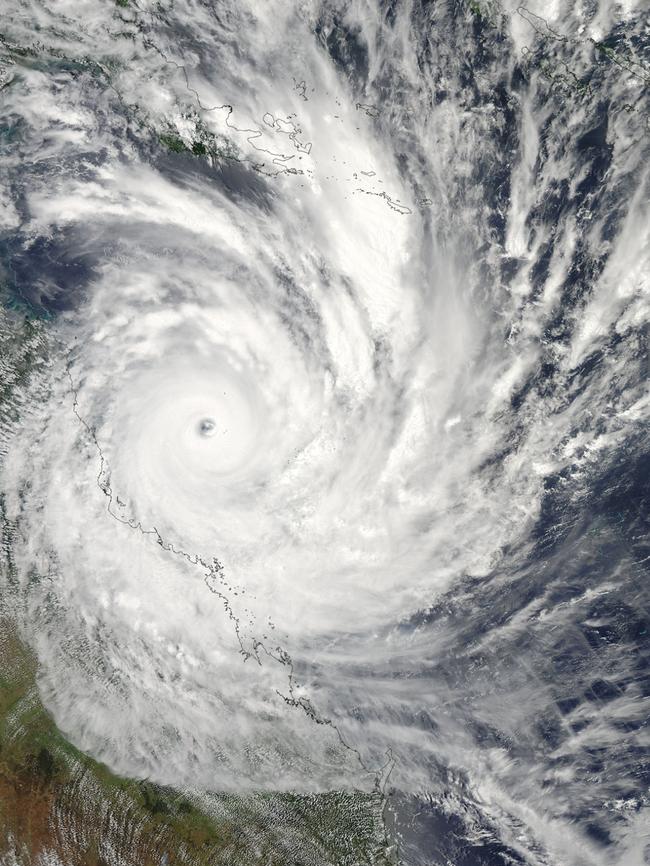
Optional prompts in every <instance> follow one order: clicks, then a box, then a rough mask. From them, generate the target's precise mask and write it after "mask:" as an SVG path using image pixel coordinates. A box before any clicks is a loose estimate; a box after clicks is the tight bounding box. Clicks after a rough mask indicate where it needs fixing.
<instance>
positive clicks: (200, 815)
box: [0, 620, 390, 866]
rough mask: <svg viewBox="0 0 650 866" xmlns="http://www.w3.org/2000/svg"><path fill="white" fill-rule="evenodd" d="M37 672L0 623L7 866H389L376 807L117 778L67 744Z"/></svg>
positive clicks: (1, 818)
mask: <svg viewBox="0 0 650 866" xmlns="http://www.w3.org/2000/svg"><path fill="white" fill-rule="evenodd" d="M36 672H37V665H36V661H35V659H34V657H33V655H32V654H31V653H30V652H29V650H28V649H27V648H26V647H25V645H24V644H23V643H22V642H21V640H20V639H19V637H18V636H17V634H16V631H15V629H14V627H13V626H12V624H11V623H10V622H8V621H6V620H4V621H0V862H2V863H12V862H15V863H17V864H19V866H30V864H34V866H36V864H41V863H43V862H47V863H55V864H59V863H61V864H65V866H118V864H119V866H177V864H178V866H181V864H182V866H185V864H188V866H190V864H191V866H203V864H206V866H207V864H210V866H218V864H228V866H240V864H241V866H247V864H251V866H252V864H259V866H311V864H313V866H326V864H332V866H334V864H336V866H357V864H359V866H361V864H375V866H388V863H389V862H390V861H389V857H388V855H387V852H386V847H385V839H384V831H383V825H382V820H381V801H380V799H379V797H377V796H373V795H364V794H358V793H342V792H333V793H328V794H320V795H293V794H271V795H269V794H258V795H252V796H234V795H225V794H213V795H210V796H208V797H206V796H202V795H199V794H192V793H191V792H179V791H175V790H172V789H170V788H164V787H161V786H158V785H154V784H151V783H149V782H145V781H138V780H133V779H125V778H121V777H118V776H116V775H114V774H113V773H111V772H110V770H109V769H108V768H107V767H105V766H104V765H103V764H100V763H98V762H97V761H95V760H93V759H92V758H90V757H88V756H87V755H85V754H83V753H82V752H80V751H79V750H78V749H76V748H75V747H74V746H73V745H72V744H71V743H70V742H68V741H67V740H66V739H65V737H64V736H62V734H61V732H60V731H59V730H58V729H57V727H56V725H55V724H54V722H53V720H52V718H51V716H50V715H49V714H48V713H47V711H46V710H45V708H44V707H43V705H42V703H41V701H40V698H39V694H38V690H37V686H36Z"/></svg>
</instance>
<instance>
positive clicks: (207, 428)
mask: <svg viewBox="0 0 650 866" xmlns="http://www.w3.org/2000/svg"><path fill="white" fill-rule="evenodd" d="M216 431H217V422H216V421H215V420H214V418H202V419H201V421H200V422H199V433H200V434H201V436H214V434H215V433H216Z"/></svg>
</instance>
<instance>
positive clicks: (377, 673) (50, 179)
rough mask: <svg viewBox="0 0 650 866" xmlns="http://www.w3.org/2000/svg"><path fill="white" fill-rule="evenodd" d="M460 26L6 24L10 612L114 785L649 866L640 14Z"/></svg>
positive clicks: (401, 12)
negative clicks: (362, 808)
mask: <svg viewBox="0 0 650 866" xmlns="http://www.w3.org/2000/svg"><path fill="white" fill-rule="evenodd" d="M451 5H453V4H432V5H431V6H429V5H427V4H425V3H416V2H406V3H403V4H375V3H365V2H353V3H346V4H337V3H334V4H327V5H320V4H317V3H311V2H308V3H293V2H280V0H278V2H276V0H272V2H267V3H257V2H243V3H237V4H228V3H215V4H213V5H209V4H202V3H194V2H189V0H188V2H182V3H174V4H165V3H161V4H155V3H148V2H138V3H137V4H130V5H128V6H122V5H121V4H120V9H119V13H118V14H116V12H115V9H113V8H112V7H111V8H109V4H104V3H100V2H95V0H93V2H91V0H86V2H83V3H81V4H80V3H76V4H72V3H67V2H61V3H57V4H50V3H44V4H42V5H41V4H38V3H28V4H20V3H10V6H11V7H12V11H13V13H14V14H13V17H12V24H11V28H10V32H9V34H8V37H7V40H8V41H7V43H6V45H7V46H9V45H10V44H12V41H13V43H15V44H18V43H20V44H23V45H24V44H28V43H29V42H30V41H31V40H32V39H33V37H32V36H30V33H29V21H30V20H36V21H38V23H39V28H40V30H39V32H40V33H41V34H42V41H43V42H44V43H45V44H46V45H47V46H48V50H49V51H50V54H51V57H52V58H53V61H52V63H53V68H52V69H51V70H46V69H44V68H42V67H40V68H39V65H38V64H36V63H34V64H32V65H30V64H25V65H24V66H23V67H22V68H21V70H20V74H18V73H17V72H15V69H13V68H12V67H11V66H10V65H8V66H7V67H6V76H8V77H13V80H12V81H11V84H10V86H8V87H7V88H6V89H5V91H4V92H5V96H6V104H7V106H8V114H9V116H11V117H12V118H14V120H15V125H16V128H17V129H19V130H20V136H21V141H22V145H21V147H22V152H21V153H20V154H18V153H17V154H16V156H15V162H12V159H14V157H11V158H9V159H8V164H9V167H10V169H11V170H10V175H11V176H10V178H9V180H8V181H7V186H6V189H5V190H4V191H3V193H2V196H3V198H2V202H3V206H2V229H3V232H4V234H5V236H6V237H7V238H9V239H10V242H11V244H13V247H12V249H13V250H14V252H15V264H14V266H13V273H14V277H15V280H16V286H17V288H20V291H21V295H22V296H23V297H24V298H25V299H26V300H27V301H28V302H29V303H30V304H31V305H32V307H34V308H38V309H43V310H45V312H46V313H47V314H48V315H49V316H50V321H49V324H48V325H47V345H48V360H47V363H46V364H45V365H44V366H43V367H42V368H41V369H39V371H38V373H37V374H34V376H33V377H32V379H31V380H30V383H29V385H28V387H27V397H26V402H27V401H28V409H25V411H23V412H22V413H21V417H20V419H19V422H17V424H16V425H15V427H13V428H11V429H9V430H8V431H7V433H6V435H5V441H4V450H5V454H4V457H3V461H2V465H1V479H0V482H1V486H2V490H3V492H4V509H5V515H6V519H7V521H8V522H9V523H10V524H11V526H12V527H14V528H15V535H14V536H13V541H12V557H13V562H14V565H15V569H14V571H13V573H12V574H11V575H10V577H9V578H8V579H7V580H6V592H5V595H6V597H7V599H9V600H10V601H8V603H10V604H11V606H12V611H13V615H14V616H15V617H17V618H18V619H19V621H20V622H21V624H22V630H23V631H24V633H25V635H26V636H27V638H28V640H29V642H30V643H31V645H32V646H33V647H34V648H35V649H36V652H37V654H38V659H39V663H40V678H39V689H40V692H41V694H42V696H43V699H44V701H45V703H46V705H47V707H48V708H49V709H50V711H51V712H52V714H53V717H54V719H55V720H56V722H57V724H58V726H59V727H60V728H61V730H62V731H63V732H65V734H66V735H67V736H69V737H70V739H71V740H72V741H73V742H74V743H75V744H76V745H77V746H78V747H79V748H81V749H82V750H84V751H87V752H89V753H90V754H92V755H93V756H95V757H97V758H98V759H100V760H102V761H104V762H106V763H107V764H108V765H109V766H110V767H111V769H113V770H115V771H117V772H119V773H121V774H123V775H126V776H136V777H149V778H152V779H154V780H156V781H158V782H161V783H165V784H173V785H186V786H193V787H198V788H202V789H205V790H231V791H256V790H296V791H325V790H333V789H339V788H346V789H360V790H367V791H371V790H374V789H377V788H378V789H379V790H381V791H382V792H384V793H385V794H386V795H387V794H388V792H389V791H390V790H394V791H396V792H400V793H399V794H398V795H396V796H398V799H399V797H401V798H402V800H404V801H405V800H408V799H409V798H420V799H421V802H428V801H427V800H426V798H427V797H429V798H432V799H431V800H430V801H429V802H431V803H433V802H435V803H437V804H438V805H436V807H435V808H436V809H439V810H442V813H444V814H446V815H449V814H458V815H461V816H462V820H463V822H464V824H465V825H466V827H468V828H469V830H468V832H469V833H470V835H471V833H472V832H473V833H475V834H480V833H491V832H493V831H494V832H496V831H495V830H494V828H496V827H498V828H499V830H498V834H497V835H499V837H500V838H501V840H502V842H503V844H505V845H507V846H508V850H509V851H510V855H509V856H510V857H511V862H522V863H535V864H555V863H558V864H559V863H571V864H582V863H585V864H586V863H590V864H593V863H603V864H604V863H612V862H621V863H623V862H629V863H634V862H638V863H642V862H644V861H643V860H642V859H641V858H642V847H639V846H640V843H639V842H638V827H639V826H640V822H641V820H642V816H643V814H644V809H645V808H646V806H647V800H646V799H644V797H645V795H644V794H643V792H642V787H640V786H637V783H636V782H635V779H638V773H637V770H636V769H635V767H637V764H635V761H636V758H635V755H637V754H638V752H634V749H635V748H637V749H640V748H641V740H640V737H641V734H642V731H641V730H640V722H641V719H642V716H643V707H644V704H643V701H642V694H641V690H640V687H639V685H638V682H637V681H636V680H635V674H634V671H635V670H636V668H635V665H636V664H637V661H638V658H639V655H638V647H635V646H633V643H634V640H636V638H634V640H633V638H632V637H630V634H631V632H630V634H628V633H627V632H625V626H624V623H625V622H627V623H632V622H634V623H636V622H637V620H636V619H635V617H637V616H638V615H639V614H638V612H639V611H640V610H641V609H642V608H643V604H644V599H645V602H647V590H646V589H644V588H643V584H642V583H641V582H640V580H639V576H640V575H641V573H642V570H643V568H645V567H646V566H647V560H646V561H645V565H644V564H643V563H644V556H643V550H642V549H641V547H640V546H639V545H640V541H639V539H640V526H641V524H640V523H639V522H638V521H639V520H641V518H640V517H639V513H638V510H636V506H634V504H633V503H635V502H636V501H637V500H638V499H639V498H642V493H641V492H640V490H639V488H638V486H635V485H637V484H638V480H639V479H640V478H642V477H645V476H644V472H643V471H642V463H641V462H640V461H641V455H642V453H643V447H642V446H643V443H644V442H645V443H646V444H647V429H648V428H647V415H648V396H647V372H648V368H647V360H646V357H647V356H646V354H645V345H644V342H643V337H642V335H643V333H644V328H647V325H648V318H649V317H648V313H649V307H648V297H647V291H648V262H649V256H650V239H649V235H648V210H647V189H648V171H647V165H648V162H647V158H648V145H647V114H644V111H645V110H646V109H647V106H645V108H644V104H643V98H644V97H643V84H644V81H646V80H647V79H645V78H643V76H644V75H647V74H648V73H646V72H645V71H644V70H645V68H646V67H645V66H643V65H642V64H641V63H640V61H639V63H636V61H634V62H632V60H629V58H628V55H627V54H625V53H624V51H623V49H622V48H619V47H618V43H616V46H615V47H614V48H611V47H610V48H608V50H610V51H612V52H614V54H615V55H616V56H615V57H614V60H612V58H610V57H609V56H601V57H600V58H598V57H597V58H596V60H594V59H593V57H592V55H593V53H594V50H595V49H594V45H595V44H596V43H598V44H600V43H602V44H607V45H609V43H607V42H606V38H608V34H611V33H614V32H620V31H625V33H626V34H628V37H629V39H630V40H632V41H633V40H634V38H635V34H637V33H638V32H639V28H640V27H641V23H640V22H641V11H640V10H641V6H640V5H638V6H635V4H634V3H627V4H625V5H624V7H623V6H621V7H620V8H619V7H617V9H616V12H614V11H613V6H612V8H611V9H608V8H607V4H601V7H600V9H599V11H598V14H597V15H596V14H593V15H591V17H589V15H587V14H586V13H585V15H586V17H585V16H582V17H581V15H580V14H579V13H578V12H577V11H575V10H573V6H572V4H563V3H559V4H554V6H553V10H552V11H549V10H548V9H546V10H545V9H543V8H542V7H544V6H545V4H537V6H536V7H532V6H531V8H530V9H527V8H524V7H518V8H516V7H515V6H514V5H512V7H510V6H509V5H508V4H506V3H504V4H503V6H501V5H498V4H496V3H495V4H491V5H490V4H481V6H482V7H483V13H482V14H481V15H477V13H476V12H475V11H474V12H473V13H472V12H471V11H470V10H465V11H464V12H463V14H462V16H461V18H462V22H461V18H459V17H458V15H460V13H458V14H457V13H456V12H454V11H453V10H452V8H451ZM469 5H470V6H472V4H469ZM474 5H477V4H474ZM546 5H548V4H546ZM387 6H390V7H391V8H390V9H388V8H387ZM384 7H386V8H384ZM80 9H81V11H82V12H83V22H82V24H80V25H79V31H78V32H77V23H76V22H77V16H78V14H79V10H80ZM486 10H487V11H486ZM542 14H548V15H550V16H551V17H550V18H542V17H540V16H541V15H542ZM472 15H474V18H472ZM585 22H586V23H585ZM558 34H559V35H558ZM611 44H612V45H613V44H614V43H611ZM5 47H6V46H5ZM64 56H65V57H66V58H71V59H68V60H66V61H65V62H63V61H62V60H61V61H59V60H57V58H61V57H64ZM630 56H631V55H630ZM635 56H636V55H635ZM89 58H94V59H93V60H90V59H89ZM626 58H628V59H626ZM614 61H616V62H614ZM626 64H627V65H626ZM635 64H636V65H635ZM470 68H471V70H472V74H471V75H470V73H469V71H468V70H469V69H470ZM567 69H568V70H569V72H567V71H566V70H567ZM585 81H587V82H588V84H586V85H585V84H584V82H585ZM576 82H578V84H580V83H582V84H581V86H582V90H580V91H579V92H578V91H572V90H571V88H572V87H577V84H576ZM585 87H586V88H587V89H585ZM644 136H645V138H644ZM45 260H47V261H49V262H53V261H54V262H59V263H63V264H62V265H61V270H60V272H55V273H54V276H52V272H50V273H49V275H48V272H47V270H46V268H45V266H43V268H42V271H39V267H40V264H39V262H43V261H45ZM22 262H28V263H29V268H28V267H27V264H24V265H23V264H21V263H22ZM21 268H22V270H21ZM616 515H621V517H620V519H619V518H618V517H616ZM605 627H607V628H608V629H610V631H609V632H608V634H609V635H610V637H609V638H608V639H607V640H606V641H601V642H599V641H600V635H601V633H602V629H603V628H605ZM635 627H636V626H635ZM630 628H632V626H630ZM639 628H640V626H639ZM617 629H618V630H617ZM614 633H615V634H616V637H615V638H614V637H611V635H612V634H614ZM640 634H641V632H640V631H638V630H637V632H635V635H637V636H638V635H640ZM626 635H627V637H626ZM603 682H604V683H609V684H610V685H611V689H612V691H611V694H610V693H608V694H607V696H605V697H604V696H603V695H604V693H603V692H602V686H598V685H594V684H598V683H603ZM599 688H600V689H601V691H600V692H598V689H599ZM590 689H591V690H593V689H596V692H595V693H594V694H595V695H596V696H595V697H593V698H592V697H589V695H590V694H592V692H590ZM585 696H586V697H585ZM624 722H625V723H626V724H628V725H629V728H628V729H627V735H628V736H629V739H628V740H627V741H626V743H624V742H623V739H622V736H623V735H622V734H621V730H622V729H621V727H620V725H621V724H622V723H624ZM597 750H600V751H597ZM596 753H597V754H598V760H599V761H600V762H601V764H600V770H599V771H598V772H601V773H602V778H601V783H600V787H598V788H596V787H594V785H593V782H592V777H593V773H594V772H596V770H594V769H593V767H592V769H591V770H590V764H589V761H590V760H592V763H593V759H594V755H595V754H596ZM422 798H424V799H422ZM616 803H618V804H619V805H618V806H616ZM612 804H614V805H612ZM620 804H623V805H620ZM397 808H398V807H397V806H396V809H397ZM423 808H424V807H423ZM418 814H420V813H419V812H418ZM414 821H415V819H414ZM416 824H417V822H415V823H414V824H413V825H412V826H413V827H416ZM594 828H596V829H594ZM415 832H416V831H415V830H413V833H415ZM599 833H600V836H599ZM603 834H604V835H603ZM604 838H606V839H607V840H608V841H607V845H605V844H604V842H603V839H604ZM409 844H410V843H409V841H408V839H405V841H404V845H405V849H404V850H405V851H406V853H407V854H408V851H409ZM419 844H420V843H419V842H418V843H416V842H413V845H414V850H415V848H417V845H419ZM608 846H611V847H608ZM612 852H614V854H612ZM409 856H411V857H412V859H413V862H416V861H417V862H432V861H430V860H427V854H426V851H425V852H424V853H422V850H420V853H419V854H414V853H413V852H411V855H409ZM515 858H519V860H517V859H515ZM612 858H613V859H612ZM625 858H629V859H625ZM635 858H636V859H635Z"/></svg>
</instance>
